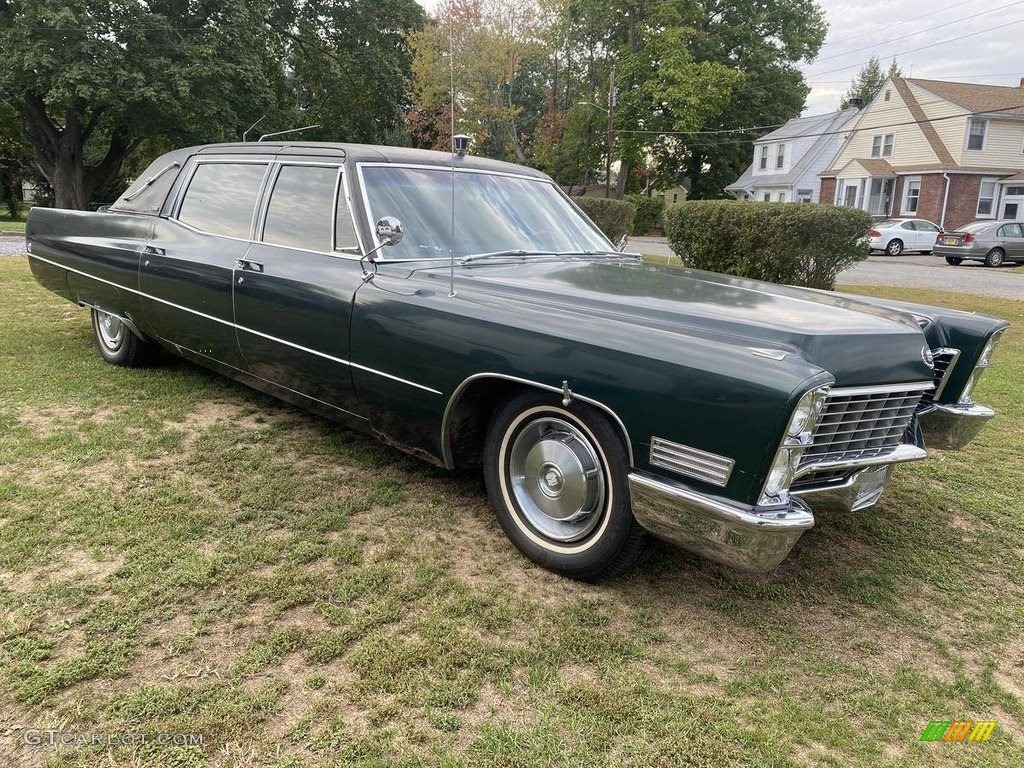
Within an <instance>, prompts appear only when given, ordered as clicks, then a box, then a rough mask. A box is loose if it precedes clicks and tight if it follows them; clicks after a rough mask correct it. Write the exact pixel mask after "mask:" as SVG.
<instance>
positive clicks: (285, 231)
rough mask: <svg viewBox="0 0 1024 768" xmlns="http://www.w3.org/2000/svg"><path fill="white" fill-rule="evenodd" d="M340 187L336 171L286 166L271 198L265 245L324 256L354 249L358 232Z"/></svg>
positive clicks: (335, 169)
mask: <svg viewBox="0 0 1024 768" xmlns="http://www.w3.org/2000/svg"><path fill="white" fill-rule="evenodd" d="M340 183H341V174H340V173H339V169H338V168H336V167H330V168H327V167H320V166H313V165H285V166H283V167H282V168H281V171H280V173H278V175H277V181H276V182H275V183H274V191H273V192H271V194H270V203H269V205H268V206H267V216H266V221H265V222H264V225H263V241H264V242H266V243H275V244H276V245H285V246H289V247H292V248H302V249H304V250H309V251H322V252H330V251H332V250H333V249H334V248H335V246H337V247H339V248H345V247H351V246H354V245H355V242H356V240H355V232H354V230H353V228H352V219H351V217H350V216H349V213H348V206H347V205H346V203H345V194H344V188H343V187H340V186H339V184H340ZM336 197H337V200H338V209H337V211H335V208H334V201H335V198H336Z"/></svg>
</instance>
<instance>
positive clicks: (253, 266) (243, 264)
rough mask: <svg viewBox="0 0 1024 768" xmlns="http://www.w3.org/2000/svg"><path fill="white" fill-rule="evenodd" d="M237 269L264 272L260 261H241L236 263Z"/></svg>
mask: <svg viewBox="0 0 1024 768" xmlns="http://www.w3.org/2000/svg"><path fill="white" fill-rule="evenodd" d="M235 269H244V270H245V271H246V272H262V271H263V265H262V264H260V263H259V262H258V261H249V259H239V260H238V261H236V262H235Z"/></svg>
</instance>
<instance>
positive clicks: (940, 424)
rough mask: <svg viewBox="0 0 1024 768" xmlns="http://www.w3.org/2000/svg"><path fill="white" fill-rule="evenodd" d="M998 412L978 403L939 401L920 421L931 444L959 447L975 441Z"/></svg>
mask: <svg viewBox="0 0 1024 768" xmlns="http://www.w3.org/2000/svg"><path fill="white" fill-rule="evenodd" d="M995 415H996V412H995V411H993V410H992V409H991V408H988V407H986V406H984V405H978V404H977V403H963V404H957V405H946V404H943V403H936V404H935V406H934V407H933V408H932V409H931V410H930V411H928V412H927V413H922V414H921V415H920V417H919V421H920V423H921V429H922V431H923V432H924V437H925V443H926V444H927V445H929V446H932V447H934V448H943V449H945V450H947V451H958V450H960V449H961V448H963V447H964V446H965V445H967V444H968V443H969V442H971V440H973V439H974V438H975V437H976V436H977V434H978V432H979V431H980V430H981V428H982V427H983V426H985V424H986V422H988V420H989V419H991V418H992V417H993V416H995Z"/></svg>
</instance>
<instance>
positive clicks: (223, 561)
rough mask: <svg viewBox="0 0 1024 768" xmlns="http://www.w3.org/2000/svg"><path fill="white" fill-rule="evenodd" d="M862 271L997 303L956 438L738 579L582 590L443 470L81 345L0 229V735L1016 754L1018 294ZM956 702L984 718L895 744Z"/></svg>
mask: <svg viewBox="0 0 1024 768" xmlns="http://www.w3.org/2000/svg"><path fill="white" fill-rule="evenodd" d="M865 290H867V289H865ZM870 290H871V292H873V293H885V294H886V295H890V296H893V297H900V298H906V299H911V300H919V301H930V302H936V303H943V304H949V305H953V306H958V307H962V308H964V309H972V310H978V311H981V312H988V313H991V314H995V315H999V316H1002V317H1006V318H1008V319H1010V320H1011V321H1013V322H1014V323H1015V325H1014V327H1013V329H1012V330H1011V331H1010V332H1009V333H1008V334H1007V335H1006V337H1005V338H1004V340H1003V342H1002V344H1001V347H1000V349H999V350H998V352H997V354H996V365H995V367H994V368H993V369H992V370H991V371H990V372H989V373H988V375H987V377H986V379H985V381H984V383H983V385H982V386H981V389H980V391H979V393H978V394H979V397H980V399H981V400H982V401H984V402H986V403H990V404H991V405H993V406H995V407H996V408H998V410H999V411H1000V414H999V417H998V419H997V420H995V421H993V422H992V423H991V424H990V425H989V426H988V427H987V428H986V431H985V432H984V433H983V434H982V436H981V437H980V438H979V440H978V441H977V443H976V444H975V445H973V446H972V447H971V448H970V449H969V450H968V451H967V452H965V453H962V454H952V453H943V452H941V451H934V452H933V453H932V456H931V457H930V459H929V460H928V461H927V462H923V463H918V464H915V465H913V466H906V467H901V468H900V469H898V470H897V471H896V473H895V477H894V480H893V483H892V486H891V487H890V489H889V492H888V494H887V496H886V497H885V499H884V501H883V502H882V503H881V504H880V505H878V506H876V507H874V508H872V509H870V510H868V511H865V512H862V513H858V514H850V515H836V516H821V517H819V523H818V526H817V527H816V528H815V529H814V530H813V531H812V532H811V533H810V534H807V535H805V537H804V538H803V539H802V540H801V544H800V546H799V548H798V550H797V551H796V553H795V554H794V556H793V557H792V558H791V559H790V560H789V561H787V563H786V564H785V565H784V566H783V567H782V568H781V569H780V570H779V571H778V572H777V573H775V574H772V575H770V576H767V577H757V578H755V577H749V576H744V575H741V574H738V573H735V572H732V571H729V570H727V569H725V568H722V567H719V566H717V565H714V564H711V563H708V562H704V561H701V560H699V559H697V558H695V557H691V556H690V555H687V554H685V553H683V552H681V551H678V550H675V549H672V548H670V547H668V546H661V547H658V548H657V549H656V550H655V552H654V554H653V556H652V557H651V559H650V560H649V561H648V562H646V563H645V564H644V565H643V566H641V567H640V568H639V569H638V570H637V571H635V572H634V573H632V574H631V575H629V576H627V577H624V578H620V579H618V580H615V581H612V582H610V583H606V584H602V585H600V586H589V585H583V584H577V583H574V582H570V581H566V580H564V579H561V578H558V577H556V576H554V575H551V574H549V573H547V572H545V571H543V570H541V569H539V568H537V567H534V566H532V565H531V564H530V563H528V562H527V561H525V560H524V559H523V558H521V557H520V556H519V555H518V554H517V553H516V552H515V551H514V550H513V549H512V547H511V546H510V545H509V544H508V543H507V542H506V541H505V539H504V537H503V536H502V534H501V531H500V529H499V528H498V526H497V524H496V523H495V520H494V518H493V515H492V513H491V512H490V510H489V509H488V506H487V503H486V498H485V495H484V490H483V483H482V481H481V479H480V478H479V477H478V476H477V475H476V474H475V473H459V474H448V473H445V472H443V471H440V470H435V469H432V468H430V467H428V466H426V465H424V464H421V463H419V462H417V461H415V460H413V459H410V458H407V457H405V456H404V455H402V454H400V453H397V452H396V451H394V450H391V449H389V448H386V447H383V446H381V445H379V444H377V443H375V442H373V441H372V440H369V439H366V438H364V437H360V436H357V435H355V434H352V433H350V432H347V431H345V430H343V429H340V428H338V427H336V426H334V425H332V424H329V423H326V422H324V421H321V420H319V419H317V418H314V417H312V416H308V415H306V414H304V413H302V412H300V411H298V410H295V409H293V408H290V407H287V406H284V405H281V404H278V403H277V402H275V401H273V400H271V399H268V398H267V397H264V396H262V395H259V394H256V393H254V392H252V391H250V390H247V389H245V388H243V387H241V386H239V385H235V384H233V383H231V382H228V381H226V380H224V379H221V378H218V377H217V376H214V375H213V374H210V373H207V372H205V371H203V370H201V369H199V368H196V367H193V366H191V365H188V364H185V363H182V362H175V361H173V360H169V361H167V363H166V364H165V365H163V366H162V367H158V368H154V369H150V370H141V371H140V370H124V369H120V368H115V367H113V366H109V365H106V364H104V363H103V362H102V361H101V360H100V358H99V356H98V354H97V353H96V352H95V350H94V349H93V347H92V344H93V342H92V340H91V334H90V328H89V323H88V319H87V316H86V314H85V312H84V311H83V310H80V309H77V308H75V307H73V306H71V305H70V304H67V303H65V302H63V301H62V300H60V299H58V298H57V297H55V296H53V295H52V294H49V293H47V292H45V291H44V290H43V289H42V288H40V287H39V286H37V285H36V283H35V282H34V281H33V280H32V278H31V276H30V274H29V271H28V268H27V266H26V264H25V262H24V260H23V259H20V258H19V259H0V457H2V459H0V765H13V764H24V765H42V764H43V763H44V762H46V764H47V765H50V766H79V765H82V766H93V765H95V766H100V765H103V766H107V765H146V766H236V765H237V766H250V765H251V766H256V765H259V766H319V765H345V766H349V765H363V766H398V765H403V766H412V765H443V766H449V767H454V766H638V767H640V766H643V767H645V768H646V767H647V766H676V765H692V766H726V765H729V766H751V767H754V766H773V767H783V766H797V765H803V766H835V767H837V768H838V767H839V766H842V767H844V768H845V767H846V766H882V765H890V766H936V765H938V766H954V765H956V766H962V765H966V766H979V767H980V766H986V767H987V766H1020V765H1022V764H1024V586H1022V585H1024V572H1022V562H1024V492H1022V474H1024V472H1022V461H1024V460H1022V456H1024V428H1022V424H1024V394H1022V391H1024V390H1022V387H1024V304H1021V303H1019V302H1011V301H997V300H986V299H980V298H971V297H967V296H962V295H955V294H938V293H931V292H925V291H911V290H899V291H896V290H891V291H884V290H876V289H870ZM957 719H962V720H979V719H986V720H987V719H994V720H998V722H999V725H998V727H997V728H996V730H995V732H994V734H993V736H992V739H991V740H990V741H989V742H987V743H921V742H920V741H919V737H920V734H921V732H922V730H923V729H924V728H925V726H926V725H927V723H928V721H929V720H957ZM21 727H34V728H46V727H58V728H61V729H62V730H64V731H83V732H87V733H92V732H101V733H126V732H127V733H134V734H141V733H148V734H157V733H160V732H186V733H200V734H202V735H203V737H204V744H203V746H202V747H175V746H157V745H155V744H153V743H149V744H144V745H140V744H135V745H129V746H116V747H109V748H108V747H100V746H89V747H84V748H81V749H79V748H74V747H65V748H63V749H61V750H60V751H58V750H57V749H55V748H49V747H30V746H24V745H22V731H21V730H20V728H21ZM4 757H6V758H7V759H6V760H3V759H2V758H4Z"/></svg>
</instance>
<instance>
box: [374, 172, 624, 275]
mask: <svg viewBox="0 0 1024 768" xmlns="http://www.w3.org/2000/svg"><path fill="white" fill-rule="evenodd" d="M362 175H363V184H364V186H365V189H366V197H367V200H368V202H369V208H370V210H369V216H370V222H371V223H372V222H375V221H377V219H379V218H380V217H382V216H395V217H397V218H399V219H401V221H402V229H403V231H404V235H405V236H404V238H403V239H402V241H401V242H400V243H398V244H397V245H393V246H389V247H388V248H386V249H384V250H383V251H382V252H381V257H383V258H385V259H424V258H448V254H449V250H448V247H449V241H450V240H451V239H452V238H451V229H452V221H451V216H452V213H451V211H452V209H451V205H452V188H451V183H452V174H451V171H450V170H448V169H447V168H443V167H438V168H404V167H402V166H363V168H362ZM516 250H523V251H529V252H535V251H543V252H545V253H562V252H569V251H572V252H580V251H601V252H607V251H611V250H614V249H613V247H612V244H611V243H610V242H609V241H608V240H607V239H606V238H605V237H604V236H603V235H602V234H601V233H600V232H599V231H598V230H597V229H595V228H594V227H593V226H592V225H591V224H590V222H589V221H588V220H586V219H585V218H583V216H582V215H580V213H579V212H578V211H577V210H576V209H575V208H574V207H573V206H572V204H571V203H569V201H568V200H566V199H565V197H564V196H563V195H562V193H561V192H560V191H559V190H558V189H557V188H556V187H555V185H554V184H552V183H551V182H548V181H544V180H543V179H525V178H520V177H516V176H500V175H497V174H492V173H478V172H469V171H456V173H455V242H454V253H455V258H460V257H462V256H469V255H472V254H480V253H493V252H495V251H516Z"/></svg>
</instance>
